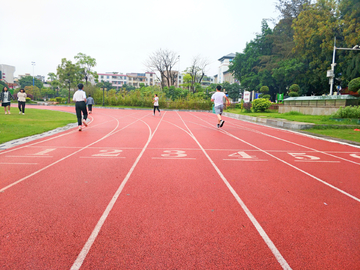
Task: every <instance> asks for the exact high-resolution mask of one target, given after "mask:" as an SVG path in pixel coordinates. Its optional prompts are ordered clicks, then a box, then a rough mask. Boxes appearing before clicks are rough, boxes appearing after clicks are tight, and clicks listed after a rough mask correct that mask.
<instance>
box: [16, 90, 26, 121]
mask: <svg viewBox="0 0 360 270" xmlns="http://www.w3.org/2000/svg"><path fill="white" fill-rule="evenodd" d="M26 97H27V95H26V93H25V89H24V88H21V89H20V92H19V93H17V98H18V107H19V114H21V113H22V114H23V115H24V114H25V103H26Z"/></svg>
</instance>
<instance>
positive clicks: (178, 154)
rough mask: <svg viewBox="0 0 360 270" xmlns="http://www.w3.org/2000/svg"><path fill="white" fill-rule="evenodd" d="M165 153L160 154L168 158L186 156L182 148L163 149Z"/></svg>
mask: <svg viewBox="0 0 360 270" xmlns="http://www.w3.org/2000/svg"><path fill="white" fill-rule="evenodd" d="M164 153H165V154H162V155H161V156H162V157H168V158H182V157H186V156H187V154H185V153H186V152H185V151H182V150H165V151H164Z"/></svg>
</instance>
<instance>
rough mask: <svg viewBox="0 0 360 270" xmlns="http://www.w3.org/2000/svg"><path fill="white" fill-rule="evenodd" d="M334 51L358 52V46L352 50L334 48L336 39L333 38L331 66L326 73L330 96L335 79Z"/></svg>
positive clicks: (359, 49)
mask: <svg viewBox="0 0 360 270" xmlns="http://www.w3.org/2000/svg"><path fill="white" fill-rule="evenodd" d="M336 50H344V51H360V48H359V45H355V46H354V47H352V48H337V47H336V37H334V50H333V58H332V64H331V70H328V71H327V77H329V78H330V79H329V83H330V96H332V94H333V87H334V78H335V66H336V63H335V54H336Z"/></svg>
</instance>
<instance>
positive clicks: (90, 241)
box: [70, 112, 166, 270]
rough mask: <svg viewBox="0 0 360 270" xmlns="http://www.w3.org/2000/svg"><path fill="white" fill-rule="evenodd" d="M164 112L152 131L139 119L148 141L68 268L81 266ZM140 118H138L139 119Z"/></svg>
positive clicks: (76, 268) (72, 268)
mask: <svg viewBox="0 0 360 270" xmlns="http://www.w3.org/2000/svg"><path fill="white" fill-rule="evenodd" d="M165 114H166V112H165V113H164V114H163V115H162V117H161V120H160V121H159V123H158V125H157V127H156V128H155V130H154V132H153V133H152V132H151V128H150V126H149V125H148V124H147V123H145V122H144V121H143V120H141V121H142V122H144V123H145V124H146V125H147V126H148V129H149V137H148V141H147V142H146V144H145V146H144V147H143V149H142V150H141V152H140V154H139V156H138V157H137V158H136V160H135V162H134V164H133V165H132V167H131V168H130V170H129V172H128V173H127V175H126V176H125V178H124V180H123V181H122V182H121V184H120V186H119V188H118V189H117V190H116V192H115V194H114V196H113V197H112V199H111V201H110V202H109V204H108V206H107V207H106V209H105V211H104V213H103V214H102V215H101V217H100V219H99V221H98V223H97V224H96V226H95V228H94V230H93V231H92V233H91V235H90V237H89V238H88V240H87V241H86V243H85V245H84V247H83V248H82V250H81V251H80V253H79V255H78V257H77V258H76V260H75V262H74V264H73V265H72V267H71V268H70V270H78V269H80V267H81V266H82V264H83V262H84V260H85V258H86V256H87V254H88V253H89V251H90V249H91V247H92V245H93V244H94V242H95V240H96V238H97V236H98V234H99V232H100V230H101V228H102V226H103V225H104V223H105V220H106V219H107V217H108V216H109V213H110V211H111V209H112V208H113V207H114V205H115V203H116V201H117V199H118V197H119V196H120V194H121V192H122V190H123V188H124V186H125V185H126V183H127V181H128V180H129V178H130V176H131V174H132V172H133V171H134V169H135V167H136V165H137V164H138V162H139V160H140V159H141V157H142V155H143V154H144V152H145V150H146V149H147V146H148V145H149V143H150V141H151V139H152V138H153V137H154V135H155V133H156V131H157V129H158V127H159V125H160V123H161V121H162V119H163V117H164V116H165ZM139 120H140V119H139Z"/></svg>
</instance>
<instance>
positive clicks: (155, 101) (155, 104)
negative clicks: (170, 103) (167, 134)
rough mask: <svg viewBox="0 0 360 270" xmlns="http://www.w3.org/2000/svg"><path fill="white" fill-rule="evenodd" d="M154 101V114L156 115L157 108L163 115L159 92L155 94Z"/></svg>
mask: <svg viewBox="0 0 360 270" xmlns="http://www.w3.org/2000/svg"><path fill="white" fill-rule="evenodd" d="M153 103H154V113H153V115H155V110H156V109H157V110H158V112H159V115H161V112H160V109H159V97H158V95H157V94H155V96H154V98H153Z"/></svg>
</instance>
